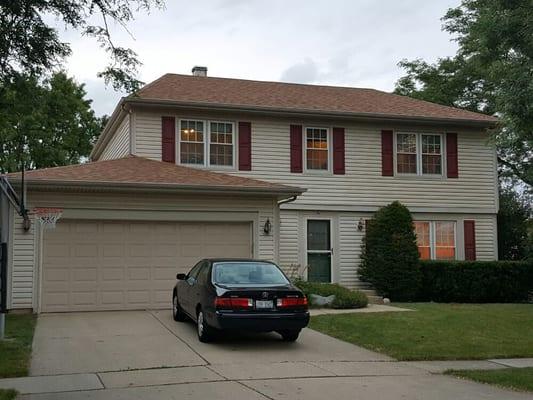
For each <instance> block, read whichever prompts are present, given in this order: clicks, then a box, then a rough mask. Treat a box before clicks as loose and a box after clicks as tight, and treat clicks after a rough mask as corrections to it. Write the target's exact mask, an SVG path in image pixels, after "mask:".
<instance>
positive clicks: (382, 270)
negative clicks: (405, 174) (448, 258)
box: [359, 201, 422, 300]
mask: <svg viewBox="0 0 533 400" xmlns="http://www.w3.org/2000/svg"><path fill="white" fill-rule="evenodd" d="M418 261H419V255H418V248H417V245H416V235H415V232H414V229H413V219H412V217H411V213H410V212H409V210H408V209H407V207H405V206H403V205H402V204H400V203H399V202H398V201H395V202H393V203H391V204H389V205H388V206H386V207H382V208H380V209H379V210H378V211H377V212H376V214H375V215H374V217H373V218H372V219H371V220H370V221H369V223H368V226H367V229H366V235H365V237H364V239H363V244H362V255H361V267H360V270H359V273H360V276H361V278H362V279H363V280H364V281H366V282H370V283H371V284H372V285H373V286H374V287H375V288H376V290H377V291H378V293H379V294H381V295H383V296H387V297H390V298H391V299H393V300H413V299H414V298H415V297H416V295H417V294H418V290H419V286H420V282H421V279H422V275H421V272H420V269H419V265H418Z"/></svg>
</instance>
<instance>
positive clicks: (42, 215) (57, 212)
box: [33, 207, 63, 229]
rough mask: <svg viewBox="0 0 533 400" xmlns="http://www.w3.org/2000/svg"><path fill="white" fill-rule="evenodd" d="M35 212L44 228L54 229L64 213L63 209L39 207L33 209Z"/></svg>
mask: <svg viewBox="0 0 533 400" xmlns="http://www.w3.org/2000/svg"><path fill="white" fill-rule="evenodd" d="M33 212H34V213H35V216H36V217H37V219H38V220H39V222H40V223H41V226H42V227H43V228H44V229H54V228H55V227H56V222H57V220H58V219H59V218H60V217H61V214H63V209H62V208H44V207H37V208H34V209H33Z"/></svg>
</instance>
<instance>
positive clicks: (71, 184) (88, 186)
mask: <svg viewBox="0 0 533 400" xmlns="http://www.w3.org/2000/svg"><path fill="white" fill-rule="evenodd" d="M27 187H28V188H31V189H37V190H38V189H42V190H46V189H56V190H57V189H61V190H80V191H83V190H86V191H91V190H94V191H106V192H120V191H143V192H147V191H150V192H170V193H196V194H198V193H202V194H203V193H217V194H237V195H243V194H244V195H269V196H272V195H283V196H293V197H296V196H298V195H300V194H302V193H303V192H305V191H306V190H307V189H301V188H298V187H293V186H285V187H280V188H277V189H275V188H261V187H242V186H241V187H228V186H220V185H209V186H204V185H176V184H161V183H129V182H126V183H120V182H86V181H83V182H80V181H59V182H58V181H54V180H39V181H28V183H27Z"/></svg>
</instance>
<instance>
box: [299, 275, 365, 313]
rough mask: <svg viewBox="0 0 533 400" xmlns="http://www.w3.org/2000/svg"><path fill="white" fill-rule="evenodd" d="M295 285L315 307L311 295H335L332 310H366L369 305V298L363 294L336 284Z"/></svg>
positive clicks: (304, 283)
mask: <svg viewBox="0 0 533 400" xmlns="http://www.w3.org/2000/svg"><path fill="white" fill-rule="evenodd" d="M294 284H295V285H296V286H297V287H298V288H299V289H300V290H301V291H302V292H304V294H305V295H306V296H307V298H308V299H309V302H310V305H311V306H313V304H312V300H311V294H318V295H319V296H324V297H327V296H331V295H335V300H333V303H332V304H331V308H364V307H366V306H367V305H368V298H367V297H366V295H365V294H364V293H363V292H359V291H357V290H350V289H347V288H345V287H342V286H340V285H338V284H336V283H318V282H306V281H303V280H297V281H296V282H294Z"/></svg>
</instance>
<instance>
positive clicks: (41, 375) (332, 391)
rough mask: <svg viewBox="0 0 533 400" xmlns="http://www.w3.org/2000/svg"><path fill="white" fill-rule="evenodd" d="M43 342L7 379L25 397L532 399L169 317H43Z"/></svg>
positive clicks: (318, 346)
mask: <svg viewBox="0 0 533 400" xmlns="http://www.w3.org/2000/svg"><path fill="white" fill-rule="evenodd" d="M34 345H35V350H34V355H33V360H32V367H31V373H32V375H34V376H31V377H26V378H15V379H4V380H0V387H1V388H7V387H11V388H15V389H17V390H19V392H21V395H20V396H19V398H20V399H22V400H24V399H40V400H51V399H59V400H62V399H74V400H77V399H80V400H81V399H95V400H100V399H102V400H103V399H111V400H113V399H147V400H152V399H153V400H156V399H205V398H210V399H236V398H237V399H241V398H242V399H252V400H253V399H263V400H264V399H270V400H281V399H305V400H313V399H320V400H323V399H324V398H328V397H332V396H333V397H335V400H343V399H350V400H353V399H354V398H357V399H358V400H359V399H361V400H370V399H380V400H381V399H383V400H388V399H391V400H392V399H399V398H406V399H428V398H431V399H437V400H439V399H465V400H466V399H469V400H470V399H473V400H476V399H494V400H496V399H510V400H514V399H517V400H518V399H533V396H532V395H530V394H525V393H516V392H511V391H506V390H503V389H499V388H496V387H493V386H489V385H483V384H478V383H475V382H470V381H466V380H460V379H456V378H453V377H450V376H443V375H438V374H435V373H434V372H438V371H439V369H438V368H437V367H438V366H437V364H435V363H433V362H432V363H433V364H428V363H413V362H409V363H407V362H397V361H394V360H392V359H390V358H389V357H387V356H384V355H381V354H377V353H374V352H371V351H368V350H366V349H363V348H360V347H358V346H353V345H351V344H349V343H346V342H342V341H339V340H336V339H334V338H331V337H329V336H326V335H323V334H321V333H318V332H315V331H312V330H310V329H306V330H304V331H303V332H302V335H301V337H300V339H299V340H298V342H296V343H285V342H282V341H281V340H280V339H279V336H278V335H276V334H265V335H247V334H228V335H224V336H223V337H221V338H220V340H218V341H217V342H216V343H212V344H204V343H200V342H198V340H197V338H196V334H195V327H194V325H193V324H192V323H176V322H174V321H173V320H172V318H171V317H170V312H169V311H156V312H120V313H115V312H112V313H78V314H55V315H53V314H48V315H42V316H40V317H39V320H38V323H37V329H36V332H35V339H34ZM84 360H85V362H84ZM532 362H533V360H529V361H526V360H523V359H522V360H505V361H502V360H491V361H483V362H476V363H480V364H478V365H479V366H480V367H483V368H485V367H486V365H487V364H486V363H492V364H496V363H498V364H501V363H504V364H505V365H508V366H512V365H516V366H518V365H519V364H520V365H521V366H526V365H529V363H532ZM450 365H451V364H447V365H446V369H448V367H449V366H450ZM465 365H466V364H462V365H461V366H460V368H465ZM456 366H457V364H455V365H454V366H451V368H456ZM444 367H445V365H444V364H441V365H440V368H441V369H442V368H444ZM501 367H503V365H501Z"/></svg>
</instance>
